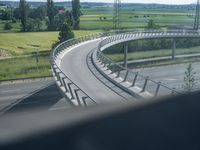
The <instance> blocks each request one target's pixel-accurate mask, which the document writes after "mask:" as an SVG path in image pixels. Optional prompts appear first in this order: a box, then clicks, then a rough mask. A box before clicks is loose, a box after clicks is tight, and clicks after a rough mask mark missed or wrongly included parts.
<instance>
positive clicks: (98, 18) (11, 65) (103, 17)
mask: <svg viewBox="0 0 200 150" xmlns="http://www.w3.org/2000/svg"><path fill="white" fill-rule="evenodd" d="M132 6H134V5H132ZM132 6H128V7H123V8H122V10H121V15H120V21H121V23H120V27H121V28H127V29H143V28H146V27H147V24H148V22H149V20H150V19H153V20H154V22H155V23H156V25H159V26H160V28H176V27H179V26H188V27H191V28H192V27H193V22H194V18H192V17H191V16H189V15H188V14H192V13H194V12H193V10H189V9H185V8H184V9H180V8H175V7H174V8H173V9H172V8H169V7H167V6H166V8H153V9H152V8H144V6H139V5H138V6H134V7H132ZM81 12H82V15H81V18H80V28H81V30H80V31H74V33H75V37H79V36H84V35H88V34H93V33H97V32H102V31H107V30H110V29H112V28H113V7H111V6H104V7H90V8H82V10H81ZM4 23H5V22H2V21H0V50H1V51H2V50H3V51H4V52H6V53H8V55H11V56H13V57H15V58H11V59H5V60H0V80H5V79H14V78H26V77H38V76H46V75H50V74H51V71H50V63H49V55H50V49H51V46H52V44H53V43H54V42H55V41H56V40H57V38H58V32H46V29H47V26H46V23H45V20H43V23H42V28H41V30H42V31H43V32H24V33H23V32H20V30H21V25H20V22H19V21H17V22H16V23H11V25H12V27H13V28H12V29H11V30H9V31H6V30H4ZM37 51H39V52H40V56H39V64H38V66H39V67H38V68H37V65H36V59H35V56H34V54H35V52H37ZM199 51H200V47H193V48H190V49H177V51H176V54H191V53H199ZM170 55H171V51H170V50H167V49H163V50H156V51H145V52H144V51H143V52H137V53H136V52H134V53H129V55H128V59H129V60H136V59H144V58H150V57H151V58H152V57H160V56H170ZM16 56H17V57H16ZM21 56H22V57H21ZM24 56H26V57H24ZM108 56H109V57H110V58H112V59H113V60H115V61H118V62H120V61H123V55H122V54H112V55H108ZM18 57H20V58H18Z"/></svg>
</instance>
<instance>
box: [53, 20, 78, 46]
mask: <svg viewBox="0 0 200 150" xmlns="http://www.w3.org/2000/svg"><path fill="white" fill-rule="evenodd" d="M71 38H74V33H73V32H72V30H71V27H70V26H69V24H68V23H67V22H65V23H63V25H62V27H61V28H60V32H59V37H58V40H59V41H55V42H54V43H53V44H52V49H53V48H55V47H56V46H57V45H58V44H60V43H62V42H64V41H66V40H69V39H71Z"/></svg>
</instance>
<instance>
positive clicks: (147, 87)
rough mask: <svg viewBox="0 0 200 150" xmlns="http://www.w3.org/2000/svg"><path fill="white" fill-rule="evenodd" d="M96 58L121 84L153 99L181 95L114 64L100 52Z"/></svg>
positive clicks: (146, 77)
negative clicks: (144, 93) (121, 81)
mask: <svg viewBox="0 0 200 150" xmlns="http://www.w3.org/2000/svg"><path fill="white" fill-rule="evenodd" d="M97 58H98V60H99V62H100V63H101V64H102V65H104V67H107V68H108V69H109V70H111V73H112V74H115V75H116V78H122V79H123V82H127V81H128V82H129V83H131V86H130V87H129V88H131V87H139V89H141V91H139V92H140V93H142V92H146V91H147V92H149V93H151V94H152V95H153V96H154V97H157V96H165V95H174V94H181V93H180V92H178V91H176V89H175V88H170V87H168V86H166V85H164V84H162V83H161V82H156V81H154V80H152V79H151V78H150V77H148V76H143V75H141V74H139V73H138V72H134V71H132V70H131V69H128V68H125V67H123V66H122V65H120V64H118V63H116V62H114V61H113V60H111V59H110V58H109V57H107V56H105V55H104V54H103V53H102V52H101V51H97Z"/></svg>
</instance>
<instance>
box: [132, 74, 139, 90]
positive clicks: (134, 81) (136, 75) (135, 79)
mask: <svg viewBox="0 0 200 150" xmlns="http://www.w3.org/2000/svg"><path fill="white" fill-rule="evenodd" d="M137 77H138V73H136V74H135V78H134V80H133V84H132V87H133V86H135V83H136V81H137Z"/></svg>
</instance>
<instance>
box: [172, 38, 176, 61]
mask: <svg viewBox="0 0 200 150" xmlns="http://www.w3.org/2000/svg"><path fill="white" fill-rule="evenodd" d="M175 52H176V39H175V38H173V39H172V59H173V60H174V59H175V57H176V56H175V55H176V54H175Z"/></svg>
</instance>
